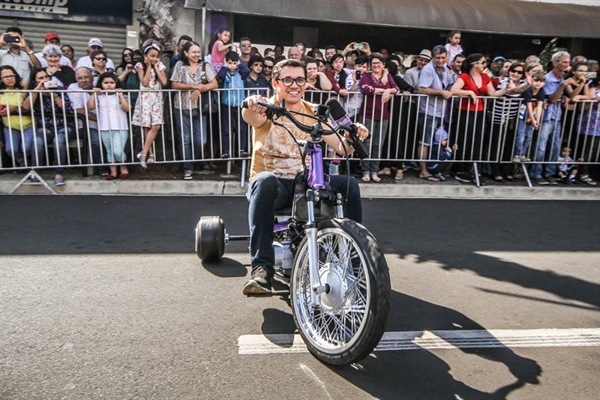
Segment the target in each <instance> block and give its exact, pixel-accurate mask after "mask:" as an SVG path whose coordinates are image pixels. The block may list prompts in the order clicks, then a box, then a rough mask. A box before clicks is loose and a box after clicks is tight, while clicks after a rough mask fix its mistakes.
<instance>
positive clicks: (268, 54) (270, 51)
mask: <svg viewBox="0 0 600 400" xmlns="http://www.w3.org/2000/svg"><path fill="white" fill-rule="evenodd" d="M263 55H264V56H265V58H266V57H271V58H273V59H275V50H273V49H272V48H270V47H267V48H266V49H265V51H264V53H263Z"/></svg>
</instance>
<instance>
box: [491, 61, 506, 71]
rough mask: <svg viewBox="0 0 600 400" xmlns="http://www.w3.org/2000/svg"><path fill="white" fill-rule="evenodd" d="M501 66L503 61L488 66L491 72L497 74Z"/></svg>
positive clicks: (493, 62)
mask: <svg viewBox="0 0 600 400" xmlns="http://www.w3.org/2000/svg"><path fill="white" fill-rule="evenodd" d="M503 64H504V60H496V61H492V65H490V69H491V70H492V72H494V73H498V72H500V70H501V69H502V65H503Z"/></svg>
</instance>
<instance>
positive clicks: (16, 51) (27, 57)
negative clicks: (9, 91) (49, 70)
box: [0, 27, 41, 87]
mask: <svg viewBox="0 0 600 400" xmlns="http://www.w3.org/2000/svg"><path fill="white" fill-rule="evenodd" d="M6 44H8V50H3V49H0V65H10V66H11V67H13V68H14V69H15V70H16V71H17V74H18V75H19V76H20V77H21V82H20V83H21V86H22V87H26V86H27V84H28V83H29V77H30V76H31V71H32V70H33V69H34V68H40V66H41V64H40V60H38V58H37V57H36V56H35V53H34V52H33V50H31V48H30V47H29V45H28V44H27V41H26V40H25V38H24V37H23V32H21V29H19V28H17V27H10V28H8V29H6V32H5V33H3V34H2V36H0V47H3V46H4V45H6Z"/></svg>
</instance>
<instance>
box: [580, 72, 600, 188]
mask: <svg viewBox="0 0 600 400" xmlns="http://www.w3.org/2000/svg"><path fill="white" fill-rule="evenodd" d="M590 61H593V60H588V64H590ZM597 64H598V63H597V62H596V65H597ZM593 72H595V71H593ZM598 81H599V79H598V76H596V77H595V78H593V79H592V80H591V83H590V93H589V98H588V100H590V101H593V103H592V104H590V107H589V109H587V110H586V109H585V108H584V111H583V112H582V113H580V114H579V119H578V120H577V127H578V128H579V131H578V135H577V140H576V142H575V145H576V146H577V147H576V151H575V154H576V157H577V162H579V163H582V164H581V171H580V172H581V173H580V175H579V182H582V183H585V184H587V185H592V186H596V182H595V181H593V180H592V178H591V177H590V176H589V165H588V164H587V162H596V163H597V162H598V161H599V159H598V155H600V88H599V87H598Z"/></svg>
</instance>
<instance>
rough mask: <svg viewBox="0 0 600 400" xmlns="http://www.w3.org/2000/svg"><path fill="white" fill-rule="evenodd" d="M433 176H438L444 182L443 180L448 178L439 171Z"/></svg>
mask: <svg viewBox="0 0 600 400" xmlns="http://www.w3.org/2000/svg"><path fill="white" fill-rule="evenodd" d="M433 176H435V177H436V178H438V179H439V180H440V182H443V181H445V180H446V177H445V176H444V174H442V173H441V172H438V173H437V174H435V175H433Z"/></svg>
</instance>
